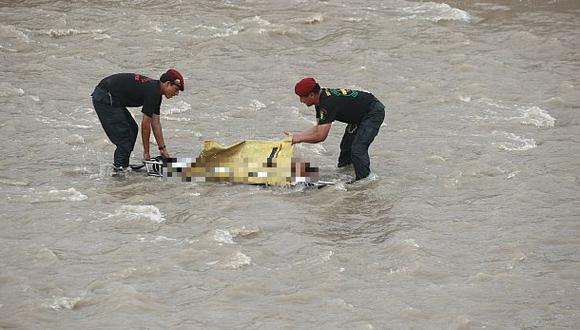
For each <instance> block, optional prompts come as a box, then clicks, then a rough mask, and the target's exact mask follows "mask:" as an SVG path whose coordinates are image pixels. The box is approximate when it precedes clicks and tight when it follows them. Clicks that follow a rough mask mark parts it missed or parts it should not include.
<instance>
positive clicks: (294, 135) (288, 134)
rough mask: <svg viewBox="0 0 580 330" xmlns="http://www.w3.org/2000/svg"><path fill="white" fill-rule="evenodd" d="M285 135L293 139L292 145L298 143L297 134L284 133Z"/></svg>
mask: <svg viewBox="0 0 580 330" xmlns="http://www.w3.org/2000/svg"><path fill="white" fill-rule="evenodd" d="M284 134H286V135H287V136H290V137H291V138H292V144H296V143H298V138H297V136H296V134H294V133H292V132H284Z"/></svg>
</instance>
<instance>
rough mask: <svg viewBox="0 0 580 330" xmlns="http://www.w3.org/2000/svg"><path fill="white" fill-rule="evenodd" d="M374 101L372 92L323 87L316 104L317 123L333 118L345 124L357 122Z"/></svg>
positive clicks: (323, 122) (325, 122)
mask: <svg viewBox="0 0 580 330" xmlns="http://www.w3.org/2000/svg"><path fill="white" fill-rule="evenodd" d="M374 101H376V98H375V97H374V95H373V94H371V93H369V92H364V91H356V90H351V89H344V88H323V89H322V91H321V93H320V102H319V104H318V105H317V106H316V119H318V124H319V125H322V124H328V123H332V122H333V121H335V120H338V121H341V122H343V123H347V124H358V123H360V122H361V121H362V119H363V118H364V116H365V115H366V114H367V113H368V112H369V109H370V106H371V104H372V103H373V102H374Z"/></svg>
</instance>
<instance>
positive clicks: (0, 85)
mask: <svg viewBox="0 0 580 330" xmlns="http://www.w3.org/2000/svg"><path fill="white" fill-rule="evenodd" d="M23 95H24V90H23V89H22V88H16V87H14V86H13V85H12V84H11V83H8V82H0V97H10V96H23Z"/></svg>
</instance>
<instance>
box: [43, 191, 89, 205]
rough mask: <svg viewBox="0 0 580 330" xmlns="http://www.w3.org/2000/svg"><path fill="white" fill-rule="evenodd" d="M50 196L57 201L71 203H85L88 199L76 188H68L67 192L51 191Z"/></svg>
mask: <svg viewBox="0 0 580 330" xmlns="http://www.w3.org/2000/svg"><path fill="white" fill-rule="evenodd" d="M48 194H49V195H51V196H53V197H55V198H56V199H59V200H63V201H71V202H78V201H84V200H86V199H87V198H88V197H87V195H84V194H82V193H81V192H80V191H78V190H76V189H75V188H68V189H65V190H50V191H49V192H48Z"/></svg>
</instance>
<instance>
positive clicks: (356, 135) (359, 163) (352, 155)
mask: <svg viewBox="0 0 580 330" xmlns="http://www.w3.org/2000/svg"><path fill="white" fill-rule="evenodd" d="M383 120H385V106H384V105H383V104H382V103H381V102H379V101H375V102H373V103H372V104H371V109H370V110H369V112H368V113H367V115H366V116H365V117H364V118H363V119H362V121H361V122H360V123H359V124H349V125H347V126H346V129H345V130H344V135H343V136H342V140H341V141H340V155H339V156H338V167H343V166H346V165H349V164H352V165H353V167H354V172H355V175H356V178H355V179H356V180H360V179H364V178H366V177H367V176H369V174H370V173H371V169H370V166H371V160H370V157H369V147H370V145H371V143H373V141H374V139H375V137H376V136H377V134H378V133H379V129H380V128H381V124H382V123H383Z"/></svg>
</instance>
